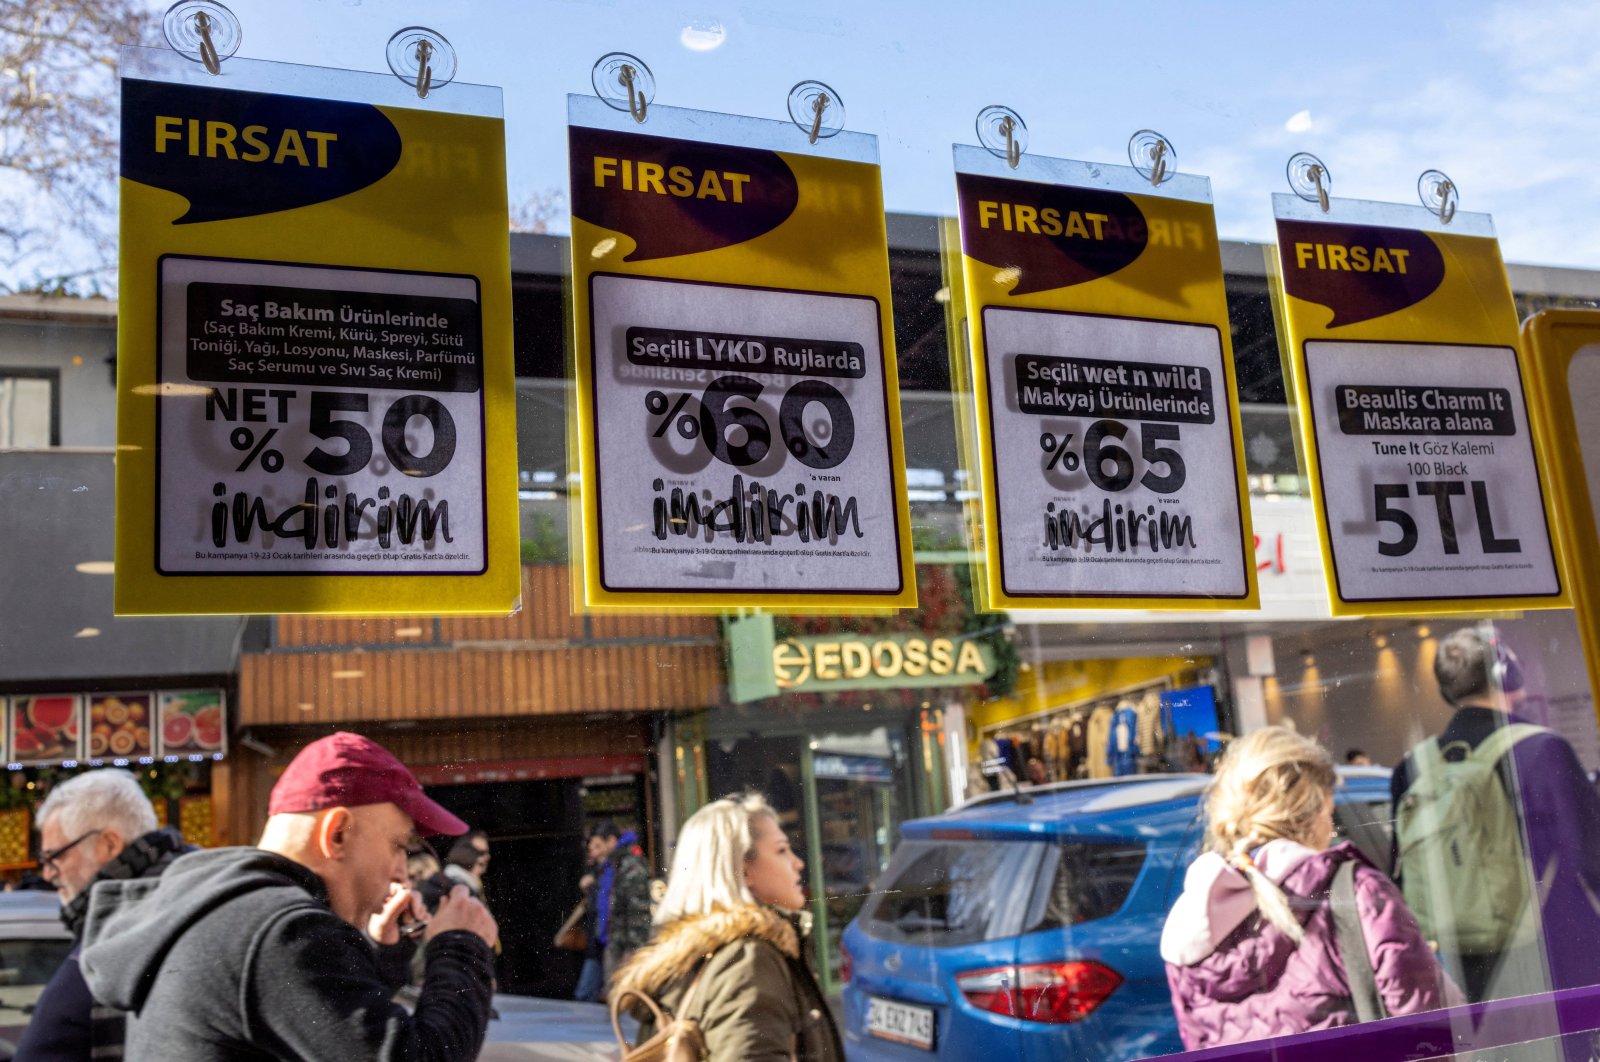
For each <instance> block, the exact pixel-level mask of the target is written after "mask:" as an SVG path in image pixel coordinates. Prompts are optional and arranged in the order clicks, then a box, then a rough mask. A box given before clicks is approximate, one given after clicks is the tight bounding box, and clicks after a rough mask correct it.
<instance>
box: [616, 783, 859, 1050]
mask: <svg viewBox="0 0 1600 1062" xmlns="http://www.w3.org/2000/svg"><path fill="white" fill-rule="evenodd" d="M804 868H805V864H804V863H803V862H802V861H801V860H800V858H799V857H798V856H796V855H795V854H794V852H793V851H792V850H791V849H790V847H789V839H788V837H786V836H785V835H784V832H783V830H782V828H781V827H780V826H779V825H778V818H777V815H776V814H775V813H774V812H773V810H772V808H771V807H769V806H768V805H767V803H766V801H764V800H762V799H761V798H760V797H758V796H747V797H743V798H729V799H726V800H718V801H714V802H713V803H710V804H707V805H706V806H705V807H703V808H701V809H700V810H699V811H697V812H695V813H694V814H693V815H692V816H690V817H689V820H688V821H687V822H685V823H684V824H683V829H682V830H681V831H679V834H678V846H677V849H676V851H675V853H674V855H673V860H672V873H671V874H670V875H669V876H668V878H667V893H666V895H665V896H664V897H663V898H662V900H661V906H660V909H659V910H658V911H657V912H656V922H657V925H658V926H659V929H658V930H657V934H656V939H655V940H654V941H653V942H652V943H651V944H649V945H648V946H646V947H644V948H641V949H640V950H639V951H638V952H637V953H635V954H634V956H633V958H632V959H631V960H629V962H628V963H627V965H625V966H623V967H622V969H621V970H619V971H618V972H617V976H616V978H615V979H614V980H613V982H612V985H611V999H612V1005H613V1007H616V1006H618V1005H619V1004H622V1003H628V1002H631V1001H629V1000H628V999H627V994H628V993H630V992H634V993H641V994H643V995H646V996H649V997H650V998H652V999H654V1000H655V1001H656V1002H657V1003H658V1004H659V1005H660V1006H662V1007H663V1008H664V1009H665V1010H666V1011H667V1012H668V1013H670V1014H673V1015H675V1016H676V1017H678V1018H680V1019H692V1020H694V1021H696V1022H698V1023H699V1026H700V1028H701V1030H702V1031H703V1033H704V1035H705V1042H706V1049H707V1055H706V1058H707V1060H708V1062H844V1049H843V1046H842V1045H841V1044H840V1042H839V1031H838V1029H837V1028H836V1027H835V1026H834V1023H833V1017H832V1015H831V1014H830V1012H829V1010H828V1005H827V1002H826V1001H825V1000H824V999H823V995H822V990H821V989H820V988H819V987H818V986H817V981H816V978H815V977H813V976H812V973H811V970H810V968H809V967H808V966H807V965H806V961H805V956H804V950H803V948H802V940H801V934H800V932H799V929H798V926H797V924H796V923H797V921H798V919H797V918H796V912H798V911H800V910H801V909H802V908H804V907H805V903H806V897H805V892H804V890H803V889H802V888H801V885H800V871H801V870H803V869H804ZM696 978H699V980H700V983H699V984H698V985H696V987H695V995H694V998H693V1000H692V1001H690V1004H691V1005H690V1006H689V1007H688V1008H684V1002H685V999H686V997H687V996H688V993H689V990H690V987H691V985H695V983H696ZM633 1009H634V1013H635V1015H636V1016H638V1017H640V1018H641V1019H643V1024H642V1026H641V1031H640V1039H641V1040H643V1039H645V1038H648V1037H649V1036H651V1035H653V1034H654V1032H655V1029H654V1027H653V1025H652V1024H651V1021H650V1019H649V1015H648V1014H647V1013H644V1012H642V1011H641V1010H640V1009H639V1008H633ZM681 1009H687V1010H688V1012H687V1013H680V1010H681Z"/></svg>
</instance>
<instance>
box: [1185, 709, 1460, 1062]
mask: <svg viewBox="0 0 1600 1062" xmlns="http://www.w3.org/2000/svg"><path fill="white" fill-rule="evenodd" d="M1337 784H1338V776H1337V775H1336V774H1335V773H1334V769H1333V761H1332V759H1331V758H1330V757H1329V756H1328V753H1327V751H1326V750H1325V749H1323V748H1322V747H1321V746H1320V745H1318V744H1317V743H1316V742H1314V741H1309V740H1307V739H1306V738H1303V737H1300V736H1299V735H1298V734H1295V733H1293V732H1292V731H1289V730H1286V729H1283V728H1282V727H1275V726H1272V727H1266V728H1263V729H1261V730H1258V731H1256V732H1255V733H1253V734H1250V735H1249V736H1247V737H1244V738H1241V739H1239V740H1238V741H1235V742H1233V744H1232V745H1230V746H1229V748H1228V751H1227V753H1226V755H1225V756H1224V757H1223V761H1222V764H1221V765H1220V766H1219V767H1218V768H1217V777H1216V780H1215V781H1214V782H1213V783H1212V785H1211V789H1210V791H1209V792H1208V795H1207V799H1206V814H1207V817H1208V820H1209V822H1208V828H1207V834H1206V840H1207V844H1206V849H1207V850H1206V852H1205V854H1204V855H1202V856H1201V857H1200V858H1199V859H1197V860H1195V862H1194V863H1193V864H1192V865H1191V866H1190V867H1189V871H1188V874H1187V876H1186V877H1185V879H1184V887H1183V894H1182V895H1181V896H1180V897H1179V898H1178V901H1177V903H1176V904H1175V905H1174V906H1173V908H1172V913H1171V914H1170V915H1168V916H1167V923H1166V927H1165V929H1164V931H1163V932H1162V934H1161V957H1162V958H1163V959H1165V960H1166V964H1167V981H1168V983H1169V984H1170V986H1171V988H1172V1005H1173V1008H1174V1009H1175V1010H1176V1011H1177V1015H1178V1031H1179V1033H1180V1035H1181V1036H1182V1037H1183V1043H1184V1046H1185V1047H1187V1048H1188V1049H1190V1050H1197V1049H1199V1048H1203V1047H1215V1046H1217V1045H1219V1044H1232V1043H1239V1042H1242V1041H1246V1040H1258V1039H1262V1038H1265V1037H1269V1036H1280V1035H1284V1034H1287V1033H1297V1032H1307V1031H1310V1030H1313V1029H1326V1028H1331V1027H1333V1026H1336V1025H1352V1024H1355V1022H1356V1021H1357V1017H1356V1004H1355V1002H1354V1000H1353V998H1352V992H1351V982H1350V979H1349V976H1348V974H1347V972H1346V964H1345V959H1344V957H1343V955H1342V954H1341V953H1340V948H1339V934H1338V931H1337V928H1336V926H1335V923H1334V919H1333V913H1332V910H1331V908H1330V906H1329V901H1328V894H1329V890H1330V888H1331V886H1332V884H1333V880H1334V876H1335V874H1336V872H1337V871H1338V869H1339V867H1340V866H1341V865H1342V864H1344V863H1347V862H1351V861H1354V862H1355V864H1356V866H1355V873H1354V892H1355V907H1356V911H1357V914H1358V915H1359V920H1360V923H1361V929H1362V933H1363V936H1364V937H1365V943H1366V952H1367V955H1366V959H1367V961H1368V962H1369V963H1370V969H1371V973H1372V978H1371V979H1372V981H1373V982H1375V983H1376V988H1377V996H1378V998H1379V999H1380V1000H1381V1003H1382V1006H1383V1008H1384V1010H1385V1012H1387V1013H1388V1014H1390V1015H1395V1014H1411V1013H1415V1012H1417V1011H1424V1010H1432V1009H1435V1008H1438V1007H1443V1006H1448V1005H1450V1004H1452V1003H1457V1002H1459V1001H1460V997H1459V993H1457V992H1456V990H1455V988H1454V986H1453V985H1451V984H1450V983H1449V980H1448V978H1447V977H1446V976H1445V975H1444V972H1443V971H1442V970H1441V969H1440V967H1439V964H1438V962H1437V961H1436V960H1435V959H1434V956H1433V952H1432V950H1431V949H1430V948H1429V946H1428V943H1427V941H1425V940H1424V939H1423V938H1422V932H1421V930H1420V929H1418V927H1417V921H1416V919H1415V918H1413V917H1412V914H1411V912H1410V910H1408V909H1407V907H1406V905H1405V901H1404V900H1403V899H1402V898H1401V896H1400V890H1399V889H1397V888H1396V887H1395V885H1394V883H1393V882H1391V881H1390V880H1389V879H1388V877H1386V876H1385V875H1384V874H1383V873H1382V872H1381V871H1379V870H1378V869H1376V868H1375V867H1373V866H1372V865H1371V864H1370V863H1368V862H1367V860H1366V859H1365V858H1364V857H1363V856H1362V855H1361V853H1360V852H1358V851H1357V850H1356V849H1355V848H1354V847H1353V846H1352V845H1350V844H1348V843H1345V844H1339V845H1335V846H1334V847H1332V848H1330V847H1329V846H1328V845H1329V842H1330V841H1331V840H1332V838H1333V789H1334V786H1335V785H1337Z"/></svg>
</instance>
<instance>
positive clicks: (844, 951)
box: [839, 940, 855, 985]
mask: <svg viewBox="0 0 1600 1062" xmlns="http://www.w3.org/2000/svg"><path fill="white" fill-rule="evenodd" d="M854 966H855V963H854V960H852V959H851V958H850V949H849V948H847V947H845V946H844V941H842V940H841V941H840V942H839V983H840V984H841V985H847V984H849V983H850V975H851V974H852V973H854V972H855V969H854Z"/></svg>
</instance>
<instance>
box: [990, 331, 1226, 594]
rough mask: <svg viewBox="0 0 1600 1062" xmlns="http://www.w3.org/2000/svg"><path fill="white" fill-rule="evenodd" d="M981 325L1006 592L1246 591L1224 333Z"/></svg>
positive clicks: (1163, 592) (1175, 592) (1157, 592)
mask: <svg viewBox="0 0 1600 1062" xmlns="http://www.w3.org/2000/svg"><path fill="white" fill-rule="evenodd" d="M983 329H984V349H985V350H986V351H987V357H988V374H989V381H990V389H989V421H990V424H991V426H992V432H993V439H992V443H993V447H994V454H995V462H994V464H995V468H994V476H993V479H994V483H993V485H992V489H993V490H994V491H995V492H996V498H997V506H998V510H999V515H1000V528H999V536H1000V549H1001V559H1002V577H1003V579H1004V585H1005V591H1006V593H1008V594H1012V595H1017V596H1027V595H1040V596H1065V595H1098V596H1125V597H1163V598H1170V597H1199V598H1209V597H1243V596H1245V594H1246V593H1247V592H1248V586H1249V583H1248V577H1247V575H1246V572H1245V567H1244V565H1245V557H1246V556H1247V555H1248V553H1249V551H1248V550H1246V549H1245V548H1244V543H1243V541H1242V534H1243V530H1242V528H1243V523H1242V521H1241V519H1240V513H1239V487H1238V480H1237V478H1236V472H1235V464H1234V451H1233V427H1232V424H1233V417H1232V412H1231V410H1230V409H1229V406H1228V394H1227V385H1226V377H1225V375H1224V373H1223V366H1222V344H1221V339H1220V337H1219V336H1218V334H1217V330H1216V329H1215V328H1213V327H1210V326H1208V325H1194V324H1174V323H1170V322H1164V321H1144V320H1133V319H1129V318H1117V317H1097V316H1090V315H1086V314H1076V313H1061V312H1051V311H1043V310H1009V309H1001V308H996V307H988V308H986V309H984V311H983Z"/></svg>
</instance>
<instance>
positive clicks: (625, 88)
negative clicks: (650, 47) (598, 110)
mask: <svg viewBox="0 0 1600 1062" xmlns="http://www.w3.org/2000/svg"><path fill="white" fill-rule="evenodd" d="M589 83H590V84H592V85H593V86H594V94H595V95H596V96H599V97H600V98H601V99H603V100H605V101H606V103H608V104H610V105H611V106H612V107H615V108H616V109H617V110H619V111H627V112H628V113H629V114H631V115H633V120H634V121H636V122H639V123H640V124H643V123H644V120H645V119H646V118H647V117H649V114H650V104H651V103H652V102H654V101H655V98H656V78H655V75H654V74H652V73H651V72H650V68H649V67H648V66H645V65H644V60H643V59H640V58H639V57H637V56H633V55H629V54H628V53H627V52H608V53H606V54H605V55H602V56H601V57H600V58H599V59H597V60H595V64H594V71H593V72H592V73H591V74H590V75H589Z"/></svg>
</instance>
